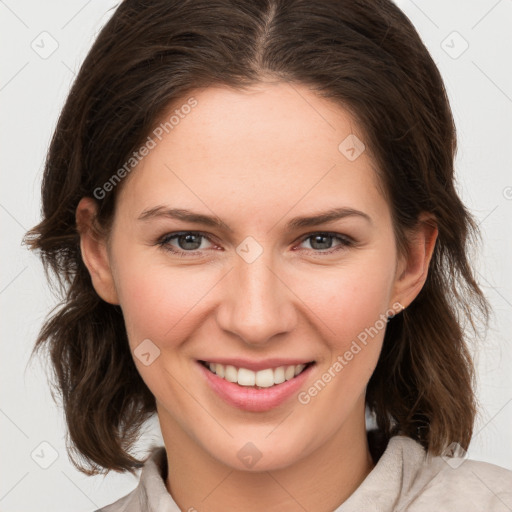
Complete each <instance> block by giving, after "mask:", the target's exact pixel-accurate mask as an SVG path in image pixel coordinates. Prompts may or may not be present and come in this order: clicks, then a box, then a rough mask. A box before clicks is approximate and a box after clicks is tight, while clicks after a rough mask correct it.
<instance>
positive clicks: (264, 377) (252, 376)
mask: <svg viewBox="0 0 512 512" xmlns="http://www.w3.org/2000/svg"><path fill="white" fill-rule="evenodd" d="M200 363H201V364H202V365H203V366H204V367H205V368H207V369H208V370H210V372H212V373H214V374H215V375H217V376H218V377H220V378H221V379H224V380H226V381H228V382H232V383H236V384H238V385H239V386H244V387H253V388H256V389H259V388H270V387H273V386H276V385H278V384H282V383H283V382H285V381H289V380H291V379H293V378H294V377H297V376H298V375H300V374H301V373H302V372H303V371H304V370H305V369H306V368H307V367H308V366H310V365H312V364H313V361H311V362H309V363H306V364H296V365H286V366H278V367H277V368H265V369H262V370H259V371H253V370H250V369H248V368H243V367H240V368H238V367H236V366H233V365H229V364H228V365H224V364H221V363H210V362H208V361H200Z"/></svg>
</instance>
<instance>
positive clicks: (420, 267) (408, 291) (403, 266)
mask: <svg viewBox="0 0 512 512" xmlns="http://www.w3.org/2000/svg"><path fill="white" fill-rule="evenodd" d="M437 235H438V229H437V223H436V221H435V217H434V215H432V214H428V213H422V214H421V215H420V216H419V219H418V223H417V225H416V227H415V228H414V229H413V230H411V231H410V232H409V233H408V234H407V239H408V240H407V254H405V255H403V256H402V257H400V258H399V263H398V264H397V273H396V276H395V286H394V294H393V295H394V299H395V301H396V302H399V303H400V304H401V305H402V306H403V307H404V308H406V307H407V306H408V305H409V304H410V303H411V302H412V301H413V300H414V299H415V298H416V296H417V295H418V294H419V293H420V291H421V289H422V288H423V285H424V284H425V281H426V280H427V275H428V267H429V264H430V260H431V258H432V254H433V252H434V247H435V244H436V240H437Z"/></svg>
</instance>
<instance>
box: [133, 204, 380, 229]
mask: <svg viewBox="0 0 512 512" xmlns="http://www.w3.org/2000/svg"><path fill="white" fill-rule="evenodd" d="M345 217H359V218H362V219H365V220H366V221H367V222H369V223H370V224H373V221H372V219H371V217H370V216H369V215H368V214H366V213H364V212H362V211H360V210H355V209H354V208H347V207H342V208H331V209H329V210H326V211H323V212H320V213H317V214H315V215H309V216H301V217H294V218H293V219H291V220H289V221H288V222H287V223H286V229H287V230H289V231H292V230H297V229H300V228H306V227H312V226H317V225H320V224H325V223H328V222H333V221H335V220H339V219H343V218H345ZM154 218H169V219H177V220H182V221H184V222H190V223H192V224H203V225H205V226H209V227H212V228H219V229H227V230H228V231H233V229H232V228H231V227H229V226H228V225H227V224H226V223H225V222H223V221H222V220H221V219H219V218H218V217H215V216H213V215H204V214H202V213H198V212H193V211H191V210H187V209H185V208H169V207H167V206H155V207H154V208H150V209H146V210H144V211H143V212H142V213H141V214H140V215H139V217H138V220H141V221H148V220H151V219H154Z"/></svg>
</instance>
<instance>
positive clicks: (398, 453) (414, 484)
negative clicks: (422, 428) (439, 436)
mask: <svg viewBox="0 0 512 512" xmlns="http://www.w3.org/2000/svg"><path fill="white" fill-rule="evenodd" d="M360 510H365V512H370V511H371V512H432V511H433V510H434V511H439V512H444V511H447V510H449V511H450V512H482V511H484V510H485V511H486V512H502V511H503V512H510V511H511V510H512V471H509V470H507V469H505V468H501V467H499V466H495V465H493V464H488V463H485V462H478V461H474V460H468V459H464V458H459V457H441V456H436V457H433V456H430V455H428V454H427V453H426V452H425V450H424V448H423V446H422V445H421V444H419V443H418V442H416V441H414V440H413V439H411V438H409V437H405V436H394V437H392V438H391V439H390V440H389V442H388V443H387V446H386V447H385V450H384V452H383V454H382V456H381V457H380V458H379V460H378V461H377V463H376V465H375V467H374V468H373V470H372V471H371V472H370V473H369V475H368V476H367V477H366V479H365V480H364V481H363V482H362V483H361V485H360V486H359V487H358V488H357V489H356V491H355V492H354V493H353V494H352V495H351V496H350V497H349V498H348V499H347V500H346V501H345V503H343V504H342V505H341V506H340V507H339V509H338V510H337V511H336V512H356V511H360Z"/></svg>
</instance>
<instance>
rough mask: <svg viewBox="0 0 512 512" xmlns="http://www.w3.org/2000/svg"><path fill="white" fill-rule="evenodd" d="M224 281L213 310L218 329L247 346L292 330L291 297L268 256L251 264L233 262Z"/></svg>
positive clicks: (239, 259) (240, 260)
mask: <svg viewBox="0 0 512 512" xmlns="http://www.w3.org/2000/svg"><path fill="white" fill-rule="evenodd" d="M226 277H227V278H226V279H225V283H224V288H223V295H222V302H221V304H220V305H219V307H218V310H217V322H218V325H219V327H221V328H222V329H223V330H225V331H227V332H230V333H232V334H234V335H236V336H238V337H239V338H241V339H242V340H243V341H244V342H245V343H246V344H248V345H264V344H266V343H267V342H268V341H270V340H271V339H273V338H274V337H275V336H276V335H278V334H285V333H287V332H291V331H292V330H293V329H294V326H295V324H296V316H297V315H296V310H295V308H294V305H293V297H294V294H293V292H292V290H290V288H289V287H288V286H287V284H286V279H285V276H284V275H283V272H282V270H280V269H279V268H278V266H277V265H275V264H273V261H272V255H271V254H268V255H267V254H266V252H265V251H264V252H263V254H262V255H260V256H259V257H258V258H257V259H256V260H255V261H253V262H252V263H248V262H246V261H244V259H242V258H237V259H236V261H235V268H234V269H233V270H232V271H231V272H229V274H228V276H226Z"/></svg>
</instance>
